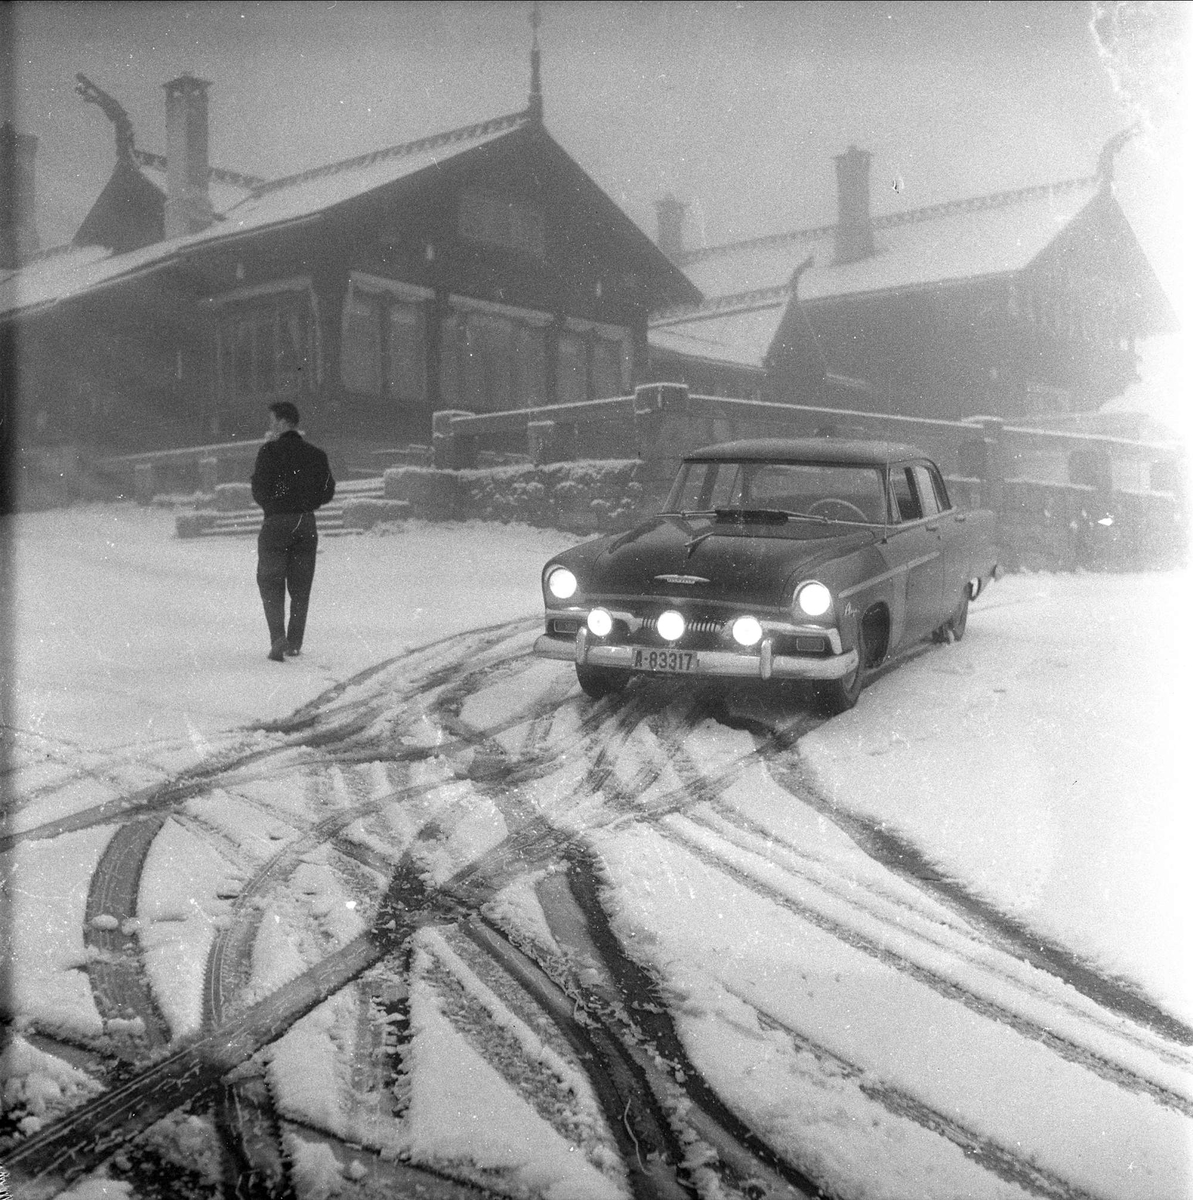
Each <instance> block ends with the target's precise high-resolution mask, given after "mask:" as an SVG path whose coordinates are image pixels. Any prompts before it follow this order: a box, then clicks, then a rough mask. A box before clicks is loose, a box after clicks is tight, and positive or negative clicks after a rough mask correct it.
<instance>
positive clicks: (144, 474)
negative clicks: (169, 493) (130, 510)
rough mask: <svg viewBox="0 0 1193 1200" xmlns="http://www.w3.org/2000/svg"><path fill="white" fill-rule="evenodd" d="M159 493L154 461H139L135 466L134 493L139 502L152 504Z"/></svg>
mask: <svg viewBox="0 0 1193 1200" xmlns="http://www.w3.org/2000/svg"><path fill="white" fill-rule="evenodd" d="M156 494H157V485H156V481H155V480H154V476H153V463H148V462H139V463H137V464H136V465H135V466H134V467H133V495H134V496H135V497H136V499H137V503H138V504H152V503H153V497H154V496H155V495H156Z"/></svg>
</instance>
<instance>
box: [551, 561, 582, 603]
mask: <svg viewBox="0 0 1193 1200" xmlns="http://www.w3.org/2000/svg"><path fill="white" fill-rule="evenodd" d="M577 586H578V584H577V582H576V577H575V575H573V574H572V573H571V571H569V570H568V569H567V567H556V568H555V570H554V571H552V572H551V574H550V575H548V576H547V590H548V591H549V592H550V593H551V595H552V596H554V597H555V599H556V600H568V599H570V598H571V597H572V596H574V595H575V594H576V588H577Z"/></svg>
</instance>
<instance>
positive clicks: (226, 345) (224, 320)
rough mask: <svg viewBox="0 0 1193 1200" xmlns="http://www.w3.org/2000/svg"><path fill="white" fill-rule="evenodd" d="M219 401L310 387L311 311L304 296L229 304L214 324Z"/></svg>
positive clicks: (231, 401) (283, 393)
mask: <svg viewBox="0 0 1193 1200" xmlns="http://www.w3.org/2000/svg"><path fill="white" fill-rule="evenodd" d="M216 340H217V350H216V364H217V377H218V386H219V394H220V398H221V402H222V403H223V404H224V405H225V406H227V405H230V404H234V403H237V402H241V401H244V400H253V401H258V400H262V399H265V400H267V399H269V398H271V397H279V396H294V395H297V394H299V393H301V392H304V391H307V390H309V389H310V387H311V382H310V380H311V376H312V374H313V370H312V367H313V350H312V345H313V337H312V325H311V310H310V304H309V301H308V298H307V296H306V295H304V294H301V293H299V294H294V293H286V294H280V295H276V296H269V297H263V298H262V299H260V300H257V301H254V302H252V303H245V304H236V305H228V306H226V307H225V308H223V310H222V311H221V314H220V317H219V319H218V322H217V325H216Z"/></svg>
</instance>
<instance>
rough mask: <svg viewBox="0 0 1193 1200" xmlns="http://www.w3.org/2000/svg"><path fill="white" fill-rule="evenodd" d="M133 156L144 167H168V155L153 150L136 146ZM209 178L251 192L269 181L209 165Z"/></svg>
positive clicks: (162, 168)
mask: <svg viewBox="0 0 1193 1200" xmlns="http://www.w3.org/2000/svg"><path fill="white" fill-rule="evenodd" d="M133 158H135V159H136V160H137V162H138V163H139V164H140V165H141V166H143V167H154V168H156V169H157V170H160V171H165V170H167V168H168V160H167V158H166V156H165V155H164V154H155V153H154V152H153V151H152V150H141V149H140V148H139V147H134V148H133ZM207 178H208V179H213V180H215V182H216V183H230V184H232V185H233V186H234V187H242V188H244V189H245V191H249V192H251V191H252V190H253V188H258V187H262V186H263V185H264V184H266V183H268V182H269V181H268V180H267V179H264V178H263V177H262V176H260V175H246V174H245V173H244V172H243V171H229V170H227V169H226V168H225V167H208V168H207Z"/></svg>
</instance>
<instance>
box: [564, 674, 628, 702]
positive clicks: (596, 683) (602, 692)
mask: <svg viewBox="0 0 1193 1200" xmlns="http://www.w3.org/2000/svg"><path fill="white" fill-rule="evenodd" d="M576 678H577V679H578V680H579V681H580V687H581V688H582V689H583V691H584V693H585V695H588V696H591V697H592V698H593V699H594V700H600V699H601V698H602V697H603V696H616V695H617V693H618V692H621V691H624V690H625V686H626V684H627V683H629V681H630V676H629V672H628V671H612V670H610V669H609V668H608V667H581V666H577V667H576Z"/></svg>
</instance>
